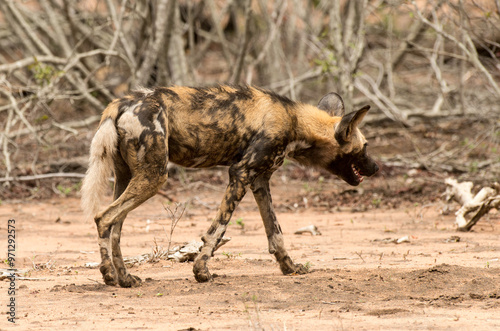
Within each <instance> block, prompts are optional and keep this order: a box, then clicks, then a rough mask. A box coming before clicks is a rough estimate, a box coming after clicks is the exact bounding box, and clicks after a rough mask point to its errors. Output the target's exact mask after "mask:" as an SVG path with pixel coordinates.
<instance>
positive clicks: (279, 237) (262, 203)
mask: <svg viewBox="0 0 500 331" xmlns="http://www.w3.org/2000/svg"><path fill="white" fill-rule="evenodd" d="M270 177H271V174H264V175H261V176H260V177H257V178H256V179H255V182H254V183H253V185H252V186H251V188H252V192H253V195H254V197H255V201H257V205H258V206H259V211H260V215H261V217H262V221H263V222H264V227H265V229H266V234H267V240H268V243H269V253H271V254H274V256H275V257H276V260H277V261H278V263H279V264H280V269H281V272H283V274H285V275H288V274H292V273H297V274H305V273H307V269H306V268H305V267H304V266H303V265H301V264H294V263H293V261H292V259H291V258H290V256H289V255H288V252H287V251H286V249H285V244H284V240H283V233H282V232H281V227H280V225H279V223H278V219H277V218H276V214H275V213H274V208H273V204H272V198H271V191H270V190H269V178H270Z"/></svg>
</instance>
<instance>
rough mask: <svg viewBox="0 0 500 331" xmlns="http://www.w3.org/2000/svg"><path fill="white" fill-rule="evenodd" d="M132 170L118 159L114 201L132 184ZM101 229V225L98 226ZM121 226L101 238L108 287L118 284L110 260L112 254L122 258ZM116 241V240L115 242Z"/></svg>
mask: <svg viewBox="0 0 500 331" xmlns="http://www.w3.org/2000/svg"><path fill="white" fill-rule="evenodd" d="M130 177H131V174H130V169H129V168H128V166H127V165H126V164H125V162H124V161H123V159H121V158H116V159H115V187H114V192H113V201H115V200H116V199H118V198H119V197H120V195H122V193H123V192H124V191H125V189H126V188H127V186H128V184H129V183H130ZM122 222H123V220H117V223H122ZM97 226H98V227H99V224H97ZM120 230H121V226H120V227H118V226H112V227H111V237H105V238H99V246H100V247H101V248H100V251H101V261H102V262H101V267H100V271H101V273H102V276H103V279H104V282H105V283H106V284H107V285H116V284H118V281H117V278H116V270H115V267H114V263H113V262H112V261H111V259H110V256H109V254H110V252H112V255H113V256H114V255H116V254H117V253H118V254H119V255H120V257H121V252H120V246H119V237H120ZM117 233H118V246H117V245H116V242H113V241H116V239H115V238H116V234H117ZM114 239H115V240H114ZM112 247H118V250H115V249H113V248H112Z"/></svg>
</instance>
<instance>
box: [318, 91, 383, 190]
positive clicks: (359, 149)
mask: <svg viewBox="0 0 500 331" xmlns="http://www.w3.org/2000/svg"><path fill="white" fill-rule="evenodd" d="M318 108H319V109H321V110H324V111H326V112H327V113H329V114H330V115H333V116H338V117H340V118H341V119H340V121H339V122H338V124H337V126H336V127H335V135H334V138H335V141H336V143H337V144H338V146H339V148H338V151H336V152H334V153H332V155H331V156H330V157H329V160H328V161H327V162H326V164H325V165H326V169H327V170H328V171H330V172H331V173H333V174H335V175H337V176H339V177H340V178H342V179H343V180H344V181H346V182H347V183H348V184H350V185H353V186H357V185H359V183H361V182H362V181H363V176H372V175H374V174H375V173H376V172H377V171H378V169H379V168H378V165H377V163H376V162H375V161H374V160H373V159H372V158H371V157H370V156H368V153H367V146H368V142H367V141H366V138H365V137H364V136H363V134H362V133H361V131H360V130H359V128H358V125H359V124H360V123H361V121H362V120H363V118H364V117H365V115H366V113H367V112H368V110H369V109H370V106H364V107H363V108H361V109H359V110H357V111H353V112H351V113H349V114H347V115H346V114H345V109H344V102H343V100H342V98H341V97H340V95H338V94H337V93H334V92H332V93H329V94H327V95H325V96H324V97H323V98H322V99H321V100H320V101H319V103H318Z"/></svg>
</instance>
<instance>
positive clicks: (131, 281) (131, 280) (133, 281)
mask: <svg viewBox="0 0 500 331" xmlns="http://www.w3.org/2000/svg"><path fill="white" fill-rule="evenodd" d="M118 283H119V284H120V286H121V287H138V286H141V283H142V280H141V279H140V278H139V277H137V276H134V275H131V274H127V275H126V276H125V277H124V278H123V279H119V280H118Z"/></svg>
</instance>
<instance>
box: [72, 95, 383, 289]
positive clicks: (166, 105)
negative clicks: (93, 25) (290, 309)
mask: <svg viewBox="0 0 500 331" xmlns="http://www.w3.org/2000/svg"><path fill="white" fill-rule="evenodd" d="M369 108H370V107H369V106H365V107H363V108H361V109H360V110H358V111H356V112H352V113H350V114H347V115H345V116H344V105H343V101H342V99H341V98H340V96H339V95H337V94H336V93H329V94H327V95H325V96H324V97H323V98H322V99H321V100H320V102H319V104H318V106H317V107H315V106H311V105H307V104H302V103H299V102H294V101H292V100H290V99H288V98H285V97H282V96H279V95H277V94H275V93H273V92H270V91H266V90H262V89H259V88H256V87H249V86H217V87H210V88H189V87H169V88H155V89H153V90H144V91H137V92H134V93H132V94H131V95H129V96H126V97H124V98H121V99H118V100H115V101H113V102H112V103H111V104H110V105H109V106H108V107H107V108H106V109H105V110H104V113H103V115H102V118H101V122H100V125H99V129H98V130H97V132H96V134H95V136H94V139H93V140H92V144H91V148H90V167H89V169H88V172H87V176H86V178H85V180H84V182H83V186H82V207H83V209H84V211H85V212H86V213H87V214H91V215H92V216H95V222H96V225H97V231H98V235H99V246H100V253H101V259H102V263H101V267H100V271H101V273H102V275H103V277H104V282H105V283H106V284H108V285H116V284H117V283H118V284H119V285H120V286H123V287H130V286H137V285H139V284H140V282H141V280H140V279H139V278H138V277H136V276H132V275H131V274H129V273H128V272H127V269H126V268H125V265H124V263H123V258H122V254H121V250H120V233H121V228H122V225H123V221H124V219H125V217H126V216H127V214H128V212H130V211H131V210H133V209H134V208H136V207H137V206H139V205H140V204H142V203H143V202H144V201H146V200H147V199H149V198H151V197H152V196H154V195H155V194H156V192H157V191H158V188H159V187H161V186H162V185H163V184H164V183H165V181H166V180H167V162H168V161H172V162H174V163H176V164H178V165H181V166H184V167H195V168H206V167H212V166H216V165H224V166H228V167H229V185H228V186H227V189H226V193H225V195H224V198H223V199H222V203H221V205H220V207H219V210H218V211H217V215H216V216H215V218H214V219H213V222H212V225H211V226H210V228H209V229H208V231H207V233H206V234H205V235H204V236H203V237H202V240H203V242H204V246H203V248H202V249H201V252H200V254H199V255H198V257H197V258H196V260H195V262H194V267H193V272H194V275H195V278H196V280H197V281H199V282H206V281H208V280H210V279H211V275H210V272H209V270H208V268H207V261H208V260H209V258H210V257H211V256H213V253H214V250H215V247H216V246H217V244H218V243H219V241H220V240H221V238H222V236H223V235H224V233H225V231H226V227H227V224H228V223H229V220H230V218H231V215H232V213H233V211H234V209H235V208H236V206H237V205H238V203H239V202H240V201H241V199H242V198H243V196H244V195H245V193H246V190H247V187H250V189H251V190H252V192H253V195H254V197H255V200H256V202H257V205H258V207H259V210H260V214H261V216H262V220H263V222H264V227H265V230H266V234H267V238H268V243H269V252H270V253H271V254H274V256H275V257H276V259H277V261H278V263H279V265H280V268H281V271H282V272H283V274H291V273H298V274H303V273H306V269H305V268H304V267H303V266H302V265H300V264H294V263H293V262H292V259H291V258H290V256H289V255H288V253H287V251H286V249H285V246H284V243H283V235H282V232H281V228H280V225H279V223H278V221H277V219H276V215H275V213H274V209H273V206H272V201H271V193H270V191H269V179H270V177H271V175H272V173H273V172H274V171H275V170H276V169H277V168H278V167H279V166H281V164H282V163H283V159H284V158H285V157H287V158H290V159H292V160H295V161H297V162H298V163H301V164H304V165H310V166H317V167H320V168H323V169H326V170H328V171H330V172H331V173H333V174H335V175H338V176H339V177H340V178H342V179H343V180H344V181H346V182H347V183H349V184H350V185H358V184H359V183H360V182H361V181H362V180H363V177H362V176H371V175H373V174H375V173H376V172H377V170H378V166H377V164H376V163H375V162H374V161H373V160H372V159H371V158H370V157H369V156H368V155H367V152H366V146H367V143H366V139H365V138H364V136H363V135H362V134H361V132H360V131H359V129H358V124H359V123H360V121H361V120H362V119H363V117H364V116H365V114H366V112H367V111H368V109H369ZM111 169H113V170H114V175H115V186H114V202H113V203H112V204H111V205H110V206H108V207H107V208H106V209H104V210H102V211H100V212H98V211H99V210H98V209H99V201H100V197H101V195H102V194H103V192H104V190H105V188H106V184H107V177H108V175H109V173H110V172H111Z"/></svg>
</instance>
